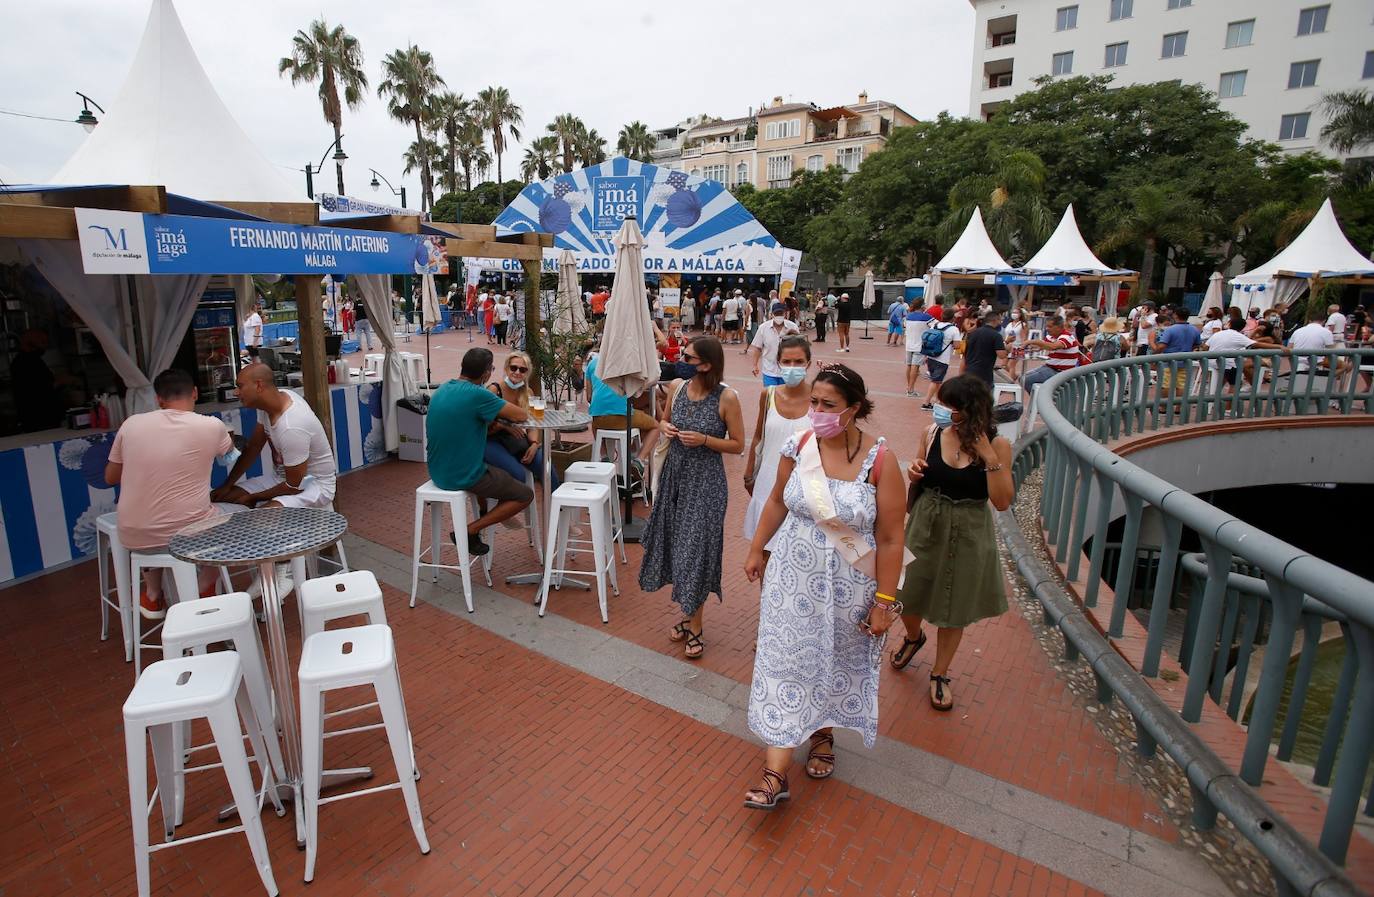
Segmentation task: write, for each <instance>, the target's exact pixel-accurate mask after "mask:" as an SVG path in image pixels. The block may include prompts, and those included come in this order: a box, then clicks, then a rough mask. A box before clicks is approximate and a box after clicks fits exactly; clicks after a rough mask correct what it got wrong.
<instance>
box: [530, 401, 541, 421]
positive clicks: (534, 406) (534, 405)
mask: <svg viewBox="0 0 1374 897" xmlns="http://www.w3.org/2000/svg"><path fill="white" fill-rule="evenodd" d="M530 416H531V417H533V418H534V419H535V420H538V421H542V420H543V419H544V399H543V397H542V396H530Z"/></svg>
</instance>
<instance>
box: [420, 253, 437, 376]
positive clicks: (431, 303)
mask: <svg viewBox="0 0 1374 897" xmlns="http://www.w3.org/2000/svg"><path fill="white" fill-rule="evenodd" d="M420 282H421V287H420V293H421V295H423V296H424V299H423V300H422V301H421V303H420V327H421V328H422V329H423V330H424V331H425V385H426V386H431V385H433V382H434V375H433V373H431V372H430V369H429V332H430V331H431V330H433V329H434V325H435V324H438V323H439V320H440V317H439V292H438V290H436V289H435V287H434V275H433V274H425V275H423V276H422V277H421V279H420Z"/></svg>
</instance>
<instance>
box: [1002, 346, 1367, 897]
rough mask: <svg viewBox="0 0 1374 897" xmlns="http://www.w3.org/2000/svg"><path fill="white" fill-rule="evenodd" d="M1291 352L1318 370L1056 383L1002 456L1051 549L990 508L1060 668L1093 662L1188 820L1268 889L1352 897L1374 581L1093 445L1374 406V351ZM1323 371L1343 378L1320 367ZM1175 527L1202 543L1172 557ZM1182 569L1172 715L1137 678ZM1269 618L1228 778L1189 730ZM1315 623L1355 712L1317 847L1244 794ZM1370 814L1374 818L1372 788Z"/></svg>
mask: <svg viewBox="0 0 1374 897" xmlns="http://www.w3.org/2000/svg"><path fill="white" fill-rule="evenodd" d="M1292 354H1293V357H1294V358H1295V359H1300V358H1305V359H1306V360H1307V363H1308V365H1309V366H1310V368H1311V369H1312V371H1313V373H1309V372H1306V371H1304V372H1295V371H1294V369H1292V368H1291V367H1290V368H1287V369H1285V367H1284V362H1283V357H1282V356H1281V355H1280V353H1279V352H1278V351H1277V350H1258V351H1257V350H1250V351H1246V352H1231V353H1185V354H1179V355H1166V356H1158V355H1154V356H1146V357H1141V358H1120V359H1115V360H1112V361H1105V362H1100V363H1097V364H1091V365H1086V366H1084V367H1078V368H1074V369H1071V370H1069V371H1065V372H1062V373H1059V374H1056V375H1055V376H1054V377H1052V378H1051V379H1050V380H1049V381H1047V382H1046V383H1045V384H1044V386H1042V387H1040V390H1039V392H1038V394H1037V395H1036V396H1035V399H1034V401H1035V405H1036V411H1037V412H1038V413H1039V414H1040V416H1042V417H1043V418H1044V420H1045V425H1046V426H1045V427H1044V428H1042V429H1039V430H1036V431H1034V432H1033V433H1032V434H1031V435H1029V436H1027V437H1025V438H1023V439H1022V440H1021V441H1020V442H1018V443H1017V446H1016V450H1015V455H1014V459H1013V477H1014V479H1015V481H1016V484H1017V487H1018V489H1019V488H1020V487H1021V486H1022V485H1023V484H1025V483H1026V481H1027V479H1028V478H1030V477H1031V476H1032V474H1038V475H1040V476H1041V477H1042V482H1041V484H1040V499H1039V512H1040V514H1039V516H1040V520H1041V523H1042V526H1043V528H1044V533H1045V547H1044V548H1043V549H1041V550H1040V551H1037V550H1036V549H1033V548H1032V547H1031V546H1030V544H1029V542H1028V541H1027V539H1026V537H1025V536H1024V534H1023V533H1022V532H1021V530H1020V528H1019V524H1018V523H1017V521H1016V518H1015V517H1013V516H1012V515H1011V512H1009V511H1008V512H1003V513H1002V514H1001V515H1000V518H999V528H1000V529H1001V531H1002V533H1003V536H1004V537H1005V538H1006V540H1007V542H1008V546H1009V548H1010V550H1011V554H1012V555H1013V556H1014V558H1015V561H1016V565H1017V567H1018V569H1019V570H1020V572H1021V574H1022V575H1023V577H1024V578H1025V579H1026V581H1027V583H1028V584H1030V586H1031V588H1032V591H1033V592H1034V593H1035V595H1036V597H1037V598H1038V599H1039V600H1040V602H1041V604H1042V605H1043V606H1044V612H1045V618H1046V622H1047V623H1051V624H1053V625H1055V626H1057V627H1058V628H1059V629H1060V630H1061V632H1062V634H1063V636H1064V641H1065V652H1066V655H1067V657H1068V659H1069V660H1077V659H1078V658H1080V657H1082V658H1083V659H1084V660H1086V661H1087V662H1088V663H1089V664H1090V665H1091V666H1092V668H1093V671H1094V673H1095V675H1096V677H1097V681H1098V684H1099V688H1098V697H1099V699H1100V700H1102V701H1104V702H1106V701H1109V700H1112V699H1119V700H1121V701H1122V703H1123V705H1125V706H1126V707H1127V708H1128V709H1129V710H1130V712H1131V714H1132V715H1133V716H1134V717H1135V721H1136V729H1137V736H1138V737H1137V745H1138V750H1139V751H1140V752H1141V753H1142V754H1144V755H1145V756H1152V755H1153V754H1154V752H1155V750H1156V749H1157V748H1163V749H1164V750H1165V751H1166V752H1167V753H1168V754H1169V756H1170V757H1172V758H1173V760H1174V761H1175V762H1176V763H1177V764H1178V765H1179V766H1180V767H1181V768H1183V769H1184V770H1185V772H1186V774H1187V776H1188V779H1189V781H1190V783H1191V784H1192V788H1193V821H1194V825H1195V826H1196V827H1197V828H1199V829H1203V830H1206V829H1210V828H1211V827H1212V826H1213V825H1214V824H1215V821H1216V816H1217V814H1218V812H1220V813H1221V814H1223V815H1225V816H1227V817H1228V818H1229V819H1230V820H1231V821H1232V822H1234V823H1235V825H1236V828H1237V829H1238V830H1239V832H1241V833H1242V834H1243V835H1244V836H1245V837H1246V838H1248V839H1249V840H1250V841H1251V842H1252V843H1253V844H1254V846H1255V848H1256V849H1257V850H1259V852H1260V853H1261V854H1263V855H1264V857H1265V858H1266V859H1267V860H1268V861H1269V863H1270V864H1271V866H1272V868H1273V870H1274V875H1275V878H1276V883H1277V885H1278V891H1279V893H1280V894H1316V893H1322V894H1340V895H1343V897H1354V895H1356V894H1359V893H1361V892H1360V889H1359V888H1357V887H1356V886H1355V885H1354V884H1353V883H1352V882H1351V881H1350V879H1349V878H1348V877H1347V876H1346V875H1345V874H1344V872H1343V871H1342V870H1341V869H1340V866H1339V864H1343V863H1344V862H1345V857H1346V853H1347V851H1348V849H1349V844H1350V839H1351V836H1352V831H1353V828H1354V823H1355V818H1356V815H1357V814H1358V813H1359V811H1360V810H1359V804H1360V801H1361V799H1362V798H1363V797H1364V781H1365V774H1366V771H1367V769H1368V767H1369V763H1370V758H1371V751H1372V750H1374V582H1370V581H1368V580H1365V579H1362V578H1361V577H1359V576H1356V575H1354V574H1352V573H1350V572H1348V571H1345V570H1342V569H1340V568H1339V567H1336V566H1335V565H1333V564H1330V563H1328V562H1326V561H1323V560H1320V559H1318V558H1316V557H1313V556H1312V555H1310V554H1308V553H1306V552H1304V551H1302V550H1300V549H1298V548H1296V547H1294V546H1292V545H1289V544H1287V543H1285V542H1283V541H1282V540H1280V539H1278V538H1275V537H1274V536H1271V535H1269V534H1268V533H1266V532H1264V531H1262V530H1260V529H1259V528H1257V527H1255V526H1252V525H1250V524H1247V523H1245V522H1243V521H1241V520H1238V519H1237V518H1235V517H1232V516H1231V515H1229V514H1226V513H1225V512H1223V511H1221V510H1219V509H1218V508H1216V507H1214V506H1213V505H1211V504H1210V503H1208V502H1206V501H1204V500H1203V499H1201V498H1198V497H1196V496H1194V495H1191V494H1189V493H1188V492H1186V491H1184V490H1182V489H1179V488H1178V487H1176V486H1174V485H1172V484H1171V483H1169V482H1167V481H1165V480H1163V479H1161V478H1159V477H1158V476H1155V475H1153V474H1151V473H1150V472H1149V471H1147V470H1144V469H1143V468H1141V467H1139V466H1137V465H1135V464H1132V463H1131V461H1130V460H1128V459H1127V458H1123V457H1121V456H1119V455H1117V454H1115V453H1114V452H1112V451H1111V450H1110V449H1109V448H1107V447H1106V446H1105V445H1103V443H1105V442H1107V441H1109V440H1113V439H1118V438H1121V437H1126V436H1130V435H1132V434H1137V433H1141V432H1145V431H1153V430H1159V429H1165V428H1168V427H1172V426H1176V425H1184V424H1190V423H1199V422H1208V421H1220V420H1228V419H1235V418H1256V417H1259V418H1269V417H1289V416H1301V415H1307V414H1325V413H1330V412H1337V413H1341V414H1346V415H1351V414H1360V413H1363V414H1365V415H1369V414H1371V413H1374V386H1370V385H1364V377H1363V376H1362V372H1361V370H1360V369H1361V365H1371V364H1374V348H1363V349H1353V350H1341V351H1322V352H1294V353H1292ZM1227 360H1229V361H1231V362H1232V363H1233V364H1234V365H1235V366H1236V368H1237V369H1243V367H1244V366H1245V365H1246V364H1250V365H1252V366H1253V369H1254V371H1255V372H1256V373H1257V374H1258V376H1259V380H1258V384H1257V385H1244V384H1242V385H1241V386H1240V388H1238V389H1236V390H1235V391H1234V392H1228V391H1227V389H1228V387H1227V384H1226V383H1225V378H1224V377H1223V376H1222V365H1223V364H1224V362H1225V361H1227ZM1319 362H1324V363H1325V365H1326V367H1327V369H1328V370H1330V369H1336V370H1337V373H1336V374H1335V375H1329V374H1326V373H1322V372H1321V371H1319V370H1318V364H1319ZM1352 371H1353V373H1352ZM1342 372H1343V373H1342ZM1266 373H1267V375H1268V376H1267V379H1266V376H1265V375H1266ZM1166 374H1168V375H1169V376H1170V377H1172V378H1177V379H1178V380H1181V381H1182V384H1183V386H1182V391H1181V393H1179V394H1173V395H1170V394H1169V393H1168V392H1167V391H1166V392H1160V393H1153V390H1154V387H1153V384H1154V383H1156V382H1158V383H1163V382H1164V377H1165V375H1166ZM1152 393H1153V394H1152ZM1357 405H1358V406H1359V409H1357V407H1356V406H1357ZM1114 503H1116V505H1115V506H1116V507H1117V508H1120V509H1124V526H1123V529H1122V534H1121V537H1120V542H1119V545H1118V546H1117V547H1116V548H1115V554H1116V556H1117V557H1119V558H1122V559H1125V562H1124V563H1118V564H1117V565H1116V571H1115V577H1114V579H1113V581H1112V583H1111V584H1112V586H1113V592H1114V595H1113V597H1112V606H1111V608H1110V611H1109V613H1107V612H1106V611H1107V609H1106V608H1104V609H1103V611H1097V610H1096V608H1097V603H1098V597H1099V594H1100V592H1101V591H1102V588H1103V578H1104V575H1105V574H1106V572H1107V571H1108V569H1109V568H1108V567H1107V565H1106V558H1107V551H1108V545H1107V542H1108V535H1107V531H1108V527H1109V525H1110V524H1111V522H1112V512H1113V507H1114ZM1147 511H1151V512H1152V513H1153V514H1156V515H1158V517H1159V518H1160V520H1161V522H1162V531H1163V539H1162V541H1163V544H1162V545H1161V546H1160V547H1159V548H1158V552H1157V561H1155V562H1154V563H1156V564H1157V575H1156V579H1155V586H1154V589H1153V596H1152V602H1151V607H1150V612H1149V619H1148V626H1147V636H1146V641H1145V644H1144V648H1143V656H1142V657H1141V658H1140V659H1139V663H1140V669H1139V670H1137V669H1136V668H1135V667H1133V666H1132V665H1131V664H1130V662H1128V661H1127V660H1126V659H1125V658H1124V657H1123V656H1122V654H1121V653H1119V651H1118V647H1117V646H1115V645H1113V644H1112V643H1111V642H1109V641H1108V638H1121V637H1122V636H1123V635H1124V634H1125V632H1124V630H1125V621H1126V613H1127V602H1128V600H1129V599H1130V593H1131V590H1132V584H1133V577H1134V574H1135V571H1136V565H1135V564H1134V563H1132V561H1133V560H1134V559H1135V558H1136V557H1137V553H1138V548H1139V547H1140V539H1141V530H1142V519H1143V518H1144V516H1145V514H1146V512H1147ZM1185 528H1186V529H1189V530H1191V531H1193V532H1194V533H1195V534H1196V535H1197V538H1198V540H1199V541H1200V543H1201V546H1202V552H1201V553H1200V554H1197V555H1192V556H1189V555H1183V554H1181V552H1180V541H1181V539H1182V534H1183V531H1184V530H1185ZM1089 543H1090V547H1088V548H1085V545H1088V544H1089ZM1044 550H1048V551H1050V552H1052V553H1053V556H1054V561H1055V562H1056V564H1057V565H1058V566H1059V567H1060V568H1061V569H1060V570H1056V571H1053V572H1051V571H1050V570H1049V569H1048V568H1047V567H1046V566H1045V565H1044V564H1043V563H1042V562H1041V560H1040V555H1041V553H1042V552H1043V551H1044ZM1084 561H1086V562H1087V571H1086V578H1084V579H1082V580H1081V582H1082V587H1081V588H1082V594H1081V595H1079V596H1073V595H1070V594H1069V592H1068V591H1066V589H1065V588H1064V587H1063V586H1061V585H1060V582H1062V579H1061V575H1062V577H1063V578H1067V580H1068V581H1069V582H1076V581H1079V579H1080V572H1081V571H1082V568H1083V564H1084ZM1180 563H1181V564H1182V567H1183V574H1184V576H1185V577H1190V578H1192V579H1193V580H1194V581H1195V582H1196V583H1197V586H1198V587H1197V589H1196V591H1194V592H1193V596H1194V598H1193V605H1194V606H1191V607H1190V608H1189V622H1188V624H1187V629H1186V635H1185V639H1184V641H1185V644H1184V646H1183V652H1182V654H1181V660H1182V662H1183V667H1184V669H1185V671H1186V672H1187V674H1188V682H1187V687H1186V691H1185V693H1184V695H1183V699H1182V707H1181V711H1175V710H1174V709H1172V708H1171V706H1170V705H1169V704H1167V703H1166V702H1165V701H1164V699H1163V698H1162V697H1161V696H1160V694H1159V693H1157V692H1156V691H1155V690H1154V688H1152V687H1151V685H1150V684H1149V682H1148V681H1147V679H1155V678H1157V677H1159V675H1160V660H1161V655H1162V653H1163V646H1164V641H1165V629H1166V627H1167V623H1168V611H1169V606H1170V601H1171V599H1172V598H1173V590H1174V583H1175V579H1176V575H1177V571H1178V568H1179V565H1180ZM1080 602H1081V603H1080ZM1089 615H1092V616H1093V617H1095V618H1096V622H1094V621H1093V620H1090V619H1088V617H1089ZM1266 616H1267V618H1268V620H1269V637H1268V638H1269V640H1268V645H1267V648H1266V649H1265V652H1264V659H1263V661H1262V669H1261V672H1260V675H1259V681H1258V687H1257V689H1256V690H1255V692H1254V701H1253V705H1252V709H1251V714H1250V720H1249V727H1248V731H1247V732H1246V733H1245V736H1244V737H1245V749H1244V752H1243V756H1242V758H1241V761H1240V766H1239V769H1232V768H1231V767H1230V766H1229V765H1228V764H1227V763H1226V762H1225V761H1223V760H1222V759H1221V758H1220V757H1219V756H1218V753H1217V751H1216V750H1214V749H1213V748H1212V747H1211V746H1210V745H1208V744H1207V743H1206V742H1205V741H1204V740H1203V738H1202V734H1203V733H1204V732H1206V731H1208V730H1207V729H1206V728H1194V726H1195V724H1197V723H1198V722H1199V721H1200V720H1201V718H1202V713H1203V708H1204V702H1205V701H1207V700H1211V701H1213V702H1214V703H1216V704H1218V705H1222V697H1223V693H1224V688H1223V687H1222V686H1223V685H1224V677H1225V674H1226V672H1227V668H1228V665H1229V662H1230V654H1231V652H1232V651H1233V650H1236V651H1237V664H1238V665H1239V666H1241V667H1243V666H1244V665H1245V664H1248V660H1249V657H1250V654H1251V653H1252V648H1253V644H1254V641H1255V637H1256V632H1257V624H1258V623H1259V621H1260V620H1261V618H1263V617H1266ZM1327 620H1334V621H1337V622H1339V624H1340V625H1341V627H1342V630H1343V632H1344V634H1345V636H1346V648H1345V650H1346V652H1347V653H1346V668H1345V670H1344V672H1343V675H1342V684H1341V686H1340V687H1339V689H1338V691H1341V692H1343V694H1344V698H1342V697H1341V696H1340V695H1338V696H1337V698H1336V704H1337V705H1341V704H1345V706H1348V707H1349V719H1348V720H1347V719H1346V714H1345V711H1344V709H1343V707H1342V706H1336V707H1333V709H1332V712H1331V714H1330V716H1329V721H1328V723H1327V726H1326V736H1325V739H1324V744H1323V748H1322V758H1321V759H1320V760H1319V761H1318V768H1317V779H1318V780H1319V783H1320V782H1322V781H1326V780H1330V776H1331V774H1332V772H1333V770H1334V776H1335V778H1334V780H1332V781H1331V785H1332V790H1331V795H1330V798H1329V800H1328V802H1327V809H1326V814H1325V818H1324V821H1323V824H1322V830H1321V835H1320V838H1319V841H1318V844H1317V845H1313V844H1312V843H1311V842H1309V841H1308V840H1307V839H1306V838H1305V837H1304V836H1303V835H1301V834H1300V833H1299V832H1298V831H1297V830H1296V829H1294V828H1293V826H1292V825H1291V824H1290V823H1289V822H1288V821H1287V820H1285V819H1284V818H1283V817H1282V816H1281V815H1279V814H1278V813H1276V812H1275V811H1274V809H1273V808H1272V807H1270V806H1269V805H1268V804H1267V803H1266V802H1265V800H1264V798H1263V797H1262V796H1261V794H1260V792H1259V791H1257V790H1256V789H1257V788H1260V785H1261V783H1262V782H1263V779H1264V771H1265V767H1266V765H1267V763H1268V761H1269V747H1270V742H1271V741H1272V739H1273V737H1274V734H1275V730H1276V728H1277V723H1278V710H1279V704H1280V696H1281V693H1282V691H1283V688H1284V685H1285V682H1286V680H1287V677H1288V666H1289V659H1290V655H1291V653H1292V646H1293V644H1294V636H1295V633H1296V632H1297V631H1299V630H1303V631H1306V632H1311V631H1312V630H1313V629H1314V628H1315V629H1316V630H1317V631H1320V629H1321V625H1322V623H1324V622H1325V621H1327ZM1102 629H1105V635H1106V637H1104V634H1103V632H1102V631H1101V630H1102ZM1237 636H1239V643H1240V644H1239V646H1236V641H1237ZM1218 646H1220V650H1218ZM1306 653H1307V652H1306V650H1305V651H1304V655H1306ZM1304 664H1307V668H1308V669H1309V670H1310V660H1309V659H1304V660H1300V661H1299V668H1300V670H1301V669H1302V667H1303V665H1304ZM1218 671H1220V674H1219V673H1218ZM1245 672H1246V671H1245V670H1244V669H1243V668H1242V669H1238V670H1237V672H1236V674H1235V677H1234V680H1235V684H1234V685H1233V687H1232V693H1231V695H1230V698H1229V700H1228V701H1227V702H1226V703H1225V705H1222V706H1223V710H1224V711H1226V712H1228V713H1230V714H1231V715H1232V716H1233V718H1234V717H1236V716H1238V714H1239V711H1240V706H1241V698H1240V697H1238V696H1237V690H1239V689H1243V688H1244V687H1245V680H1246V675H1245ZM1242 697H1243V695H1242ZM1302 702H1303V695H1302V694H1300V693H1299V694H1296V695H1295V696H1294V697H1293V698H1292V699H1290V706H1289V710H1288V717H1287V719H1286V720H1285V724H1284V730H1283V735H1282V736H1281V737H1280V740H1279V752H1280V756H1284V752H1285V746H1287V749H1289V750H1291V740H1292V739H1291V736H1290V733H1289V730H1290V729H1292V728H1293V727H1295V726H1296V717H1297V715H1298V714H1300V713H1301V710H1302ZM1337 744H1340V751H1339V757H1338V759H1337V754H1336V745H1337ZM1364 813H1365V815H1367V816H1370V815H1374V795H1371V801H1370V803H1369V804H1366V806H1365V809H1364Z"/></svg>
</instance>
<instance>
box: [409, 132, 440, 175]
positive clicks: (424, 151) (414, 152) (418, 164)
mask: <svg viewBox="0 0 1374 897" xmlns="http://www.w3.org/2000/svg"><path fill="white" fill-rule="evenodd" d="M442 152H443V150H442V149H440V147H439V142H438V141H436V140H431V139H430V138H428V137H425V138H423V140H422V141H420V142H417V141H413V140H412V141H411V143H410V146H408V147H406V151H405V153H404V154H403V155H402V156H401V161H402V162H404V163H405V168H404V169H402V171H401V174H410V173H411V172H413V171H424V160H425V159H433V158H435V157H436V156H439V155H441V154H442Z"/></svg>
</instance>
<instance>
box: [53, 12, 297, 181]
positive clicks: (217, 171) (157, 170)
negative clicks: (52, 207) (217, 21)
mask: <svg viewBox="0 0 1374 897" xmlns="http://www.w3.org/2000/svg"><path fill="white" fill-rule="evenodd" d="M109 108H110V112H109V114H108V115H106V116H104V117H103V119H102V120H101V122H100V124H99V125H97V126H96V129H95V130H94V131H93V132H91V134H90V136H89V137H87V138H86V140H85V142H83V143H82V144H81V146H80V147H78V148H77V150H76V152H75V153H73V154H72V157H71V158H70V159H68V160H67V162H66V164H64V165H63V166H62V168H61V169H60V170H59V171H58V172H57V174H56V175H54V176H53V183H56V184H148V185H161V186H165V187H166V188H167V191H168V192H169V193H178V194H181V195H183V196H189V197H193V198H195V199H201V200H207V201H210V202H221V201H227V202H308V201H309V200H308V199H306V197H305V196H304V191H303V190H302V189H299V188H293V187H292V186H291V185H290V184H289V183H288V182H287V180H286V178H285V177H283V175H282V173H281V171H280V170H279V169H277V168H276V167H275V166H273V165H272V163H271V162H269V161H267V159H266V158H265V157H264V156H263V155H262V153H261V152H260V151H259V150H258V148H257V146H256V145H255V144H254V143H253V141H252V140H250V139H249V137H248V135H247V134H245V133H244V132H243V129H242V128H241V127H239V124H238V122H236V121H235V120H234V117H233V116H232V115H230V113H229V110H228V109H227V108H226V107H225V105H224V102H223V100H221V99H220V97H219V94H218V93H217V92H216V91H215V88H214V85H212V84H211V83H210V79H209V77H207V76H206V74H205V69H203V68H202V67H201V64H200V60H199V59H197V58H196V53H195V50H194V49H192V47H191V43H190V41H189V40H188V39H187V37H186V32H185V30H184V29H183V28H182V27H181V20H180V19H179V18H178V17H177V13H176V9H175V8H174V7H173V6H172V0H153V6H152V10H151V11H150V12H149V14H148V24H147V26H146V27H145V28H144V31H143V38H142V40H141V42H140V43H139V46H138V51H137V52H136V53H135V54H134V61H133V64H132V65H131V66H130V67H129V74H128V76H127V77H126V78H125V80H124V85H123V87H121V88H120V91H119V93H118V94H117V95H116V96H115V99H114V102H113V103H111V104H110V107H109Z"/></svg>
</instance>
